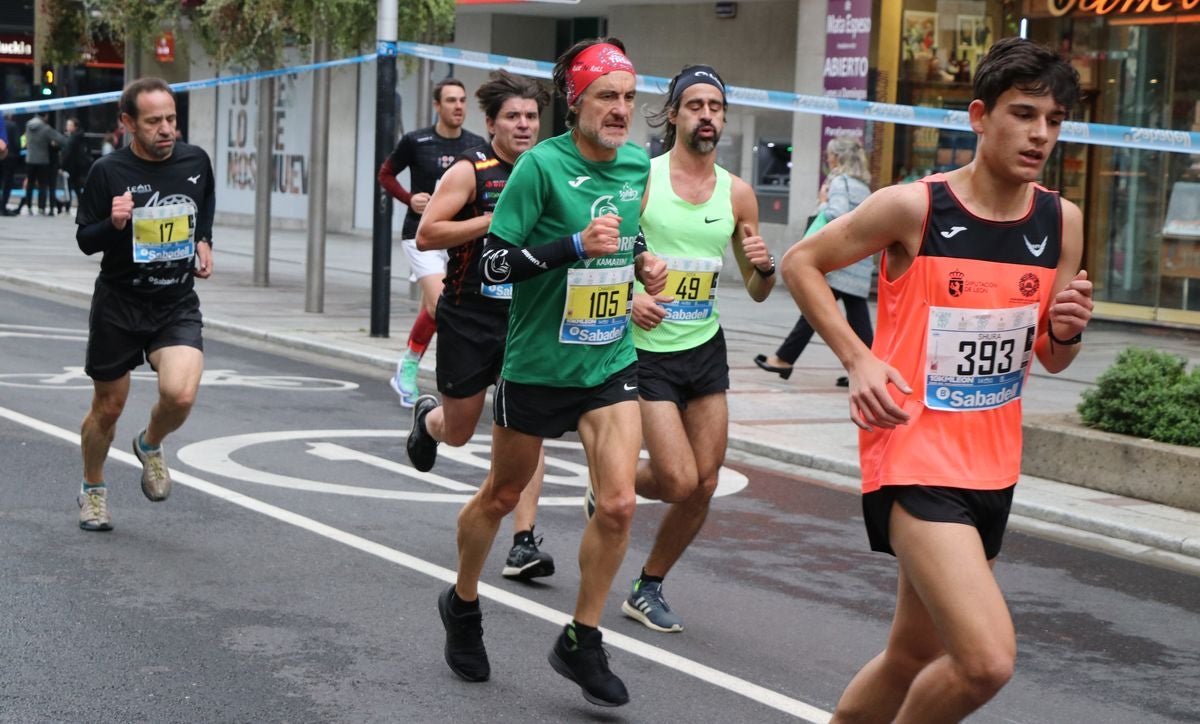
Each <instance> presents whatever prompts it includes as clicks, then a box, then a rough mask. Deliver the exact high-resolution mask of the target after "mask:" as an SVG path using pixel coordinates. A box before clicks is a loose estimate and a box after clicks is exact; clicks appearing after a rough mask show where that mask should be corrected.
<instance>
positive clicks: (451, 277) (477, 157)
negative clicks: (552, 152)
mask: <svg viewBox="0 0 1200 724" xmlns="http://www.w3.org/2000/svg"><path fill="white" fill-rule="evenodd" d="M456 161H468V162H470V164H471V167H472V169H474V171H475V200H474V201H473V202H471V203H470V204H468V205H467V206H464V207H463V210H462V211H460V212H459V213H458V215H457V216H455V217H454V218H455V220H456V221H462V220H466V219H472V218H475V217H476V216H483V215H485V214H490V213H492V210H493V209H495V208H496V201H498V200H499V199H500V192H501V191H503V190H504V185H505V184H506V183H508V177H509V175H511V174H512V170H513V167H512V164H511V163H508V162H506V161H504V160H503V159H501V158H500V157H499V156H497V155H496V152H495V150H494V149H493V148H492V145H491V144H490V143H489V144H487V145H484V146H478V147H476V148H473V149H471V150H469V151H466V152H465V153H463V154H462V155H461V156H459V157H458V159H456ZM482 250H483V237H482V236H481V237H479V238H478V239H475V240H473V241H469V242H467V243H466V244H463V245H461V246H456V247H454V248H453V249H451V250H450V252H449V253H450V258H449V260H448V261H447V263H446V281H445V287H444V289H443V292H442V294H443V296H445V297H446V299H447V301H449V302H451V303H453V304H462V303H463V301H464V300H465V299H468V298H471V299H472V301H487V302H488V303H499V304H504V305H505V306H507V304H508V302H507V301H504V300H500V299H494V298H484V297H483V295H482V294H481V293H480V284H481V283H482V281H483V280H482V277H481V276H480V274H479V255H480V253H481V252H482Z"/></svg>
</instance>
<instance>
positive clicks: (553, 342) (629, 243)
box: [489, 131, 650, 387]
mask: <svg viewBox="0 0 1200 724" xmlns="http://www.w3.org/2000/svg"><path fill="white" fill-rule="evenodd" d="M649 168H650V161H649V159H648V158H647V156H646V153H645V151H643V150H642V149H641V148H639V147H638V146H636V145H634V144H632V143H626V144H625V145H624V146H622V147H621V148H619V149H617V156H616V158H615V159H613V160H612V161H606V162H596V161H589V160H587V159H585V158H584V157H583V156H582V155H580V153H579V149H578V148H576V146H575V142H574V141H573V140H572V139H571V133H570V131H568V132H567V133H564V134H563V135H561V136H556V137H554V138H549V139H546V140H545V141H542V142H541V143H539V144H538V145H536V146H534V147H533V148H531V149H530V150H528V151H526V152H525V153H523V154H521V156H520V158H518V159H517V163H516V166H515V167H514V168H513V172H512V176H510V177H509V179H508V184H507V185H506V186H505V187H504V191H503V193H501V194H500V199H499V201H497V203H496V209H495V211H494V212H493V214H492V224H491V227H490V229H489V232H490V233H493V234H495V235H497V236H499V237H500V238H501V239H504V240H505V241H508V242H509V243H512V244H514V245H516V246H517V247H536V246H540V245H542V244H545V243H548V242H551V241H553V240H555V239H559V238H562V237H564V236H570V235H571V234H574V233H576V232H580V231H583V230H584V229H585V228H587V225H588V224H589V223H591V221H592V219H594V218H598V217H600V216H605V215H608V214H617V215H619V216H620V217H621V227H620V230H621V241H620V249H619V250H618V251H617V252H616V253H614V254H610V255H609V256H604V257H598V258H595V259H583V260H580V261H577V262H574V263H572V264H569V265H567V266H563V267H559V268H557V269H551V270H549V271H547V272H544V273H542V274H539V275H537V276H535V277H532V278H530V279H526V280H525V281H522V282H517V283H515V284H514V285H513V295H512V302H511V304H510V305H509V309H508V340H507V347H506V348H505V354H504V367H503V368H502V370H501V372H500V374H501V376H502V377H503V378H504V379H506V380H511V381H513V382H519V383H522V384H531V385H544V386H547V387H595V386H596V385H599V384H601V383H603V382H604V381H605V380H607V379H608V378H610V377H612V376H613V375H614V374H616V373H617V372H619V371H621V370H623V369H625V368H626V367H628V366H629V365H631V364H633V363H634V362H636V361H637V353H636V352H635V351H634V349H633V342H632V340H631V339H630V335H629V334H628V333H627V332H626V330H627V328H628V326H629V315H630V312H631V310H632V290H633V283H632V282H633V242H634V239H635V238H636V237H637V233H638V213H639V211H640V210H641V205H642V195H643V194H644V193H645V190H646V179H647V177H648V173H649ZM569 284H570V285H571V289H572V292H571V294H570V295H569V296H568V285H569Z"/></svg>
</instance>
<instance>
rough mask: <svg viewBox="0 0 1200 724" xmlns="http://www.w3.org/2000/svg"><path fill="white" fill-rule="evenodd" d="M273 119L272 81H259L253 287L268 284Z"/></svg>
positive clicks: (272, 181)
mask: <svg viewBox="0 0 1200 724" xmlns="http://www.w3.org/2000/svg"><path fill="white" fill-rule="evenodd" d="M274 120H275V81H274V80H273V79H271V78H263V79H262V80H260V81H258V135H257V136H256V137H255V141H254V143H255V148H256V149H257V150H256V153H257V154H258V156H257V158H256V163H255V169H254V286H256V287H267V286H270V285H271V187H272V186H273V185H274V180H275V179H274V177H273V176H272V175H271V160H272V158H273V157H274V155H275V154H274V153H273V150H274V149H273V148H272V147H273V145H274V144H273V143H272V138H271V137H272V135H273V134H272V133H271V131H272V130H274V129H273V128H272V125H273V122H274Z"/></svg>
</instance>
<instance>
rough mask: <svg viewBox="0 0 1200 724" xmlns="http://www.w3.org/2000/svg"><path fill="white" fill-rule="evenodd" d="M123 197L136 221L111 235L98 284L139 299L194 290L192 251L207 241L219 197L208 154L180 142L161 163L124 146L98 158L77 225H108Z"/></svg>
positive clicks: (210, 234)
mask: <svg viewBox="0 0 1200 724" xmlns="http://www.w3.org/2000/svg"><path fill="white" fill-rule="evenodd" d="M126 191H129V192H131V193H132V194H133V206H134V219H131V220H130V221H129V223H127V224H126V225H125V228H124V229H122V230H121V231H115V230H114V231H113V241H112V242H111V243H110V244H109V245H108V247H107V248H105V249H104V250H103V251H104V257H103V258H102V259H101V261H100V279H101V280H102V281H103V282H105V283H106V284H108V285H109V286H110V287H113V288H115V289H117V290H119V291H123V292H128V293H132V294H135V295H137V296H141V297H148V298H150V297H152V298H155V299H176V298H179V297H182V296H183V295H184V294H186V293H188V292H189V291H190V290H191V289H192V284H193V280H192V262H193V257H194V255H195V243H196V242H199V241H201V240H205V241H209V242H210V243H211V241H212V225H213V214H214V212H215V211H216V196H215V195H214V193H213V170H212V162H211V161H209V158H208V154H207V153H205V152H204V149H202V148H200V147H199V146H193V145H191V144H187V143H182V142H177V143H176V144H175V149H174V151H173V152H172V153H171V156H170V157H169V158H167V159H166V160H165V161H147V160H145V159H142V158H139V157H137V156H136V155H134V153H133V151H132V149H131V148H130V147H128V146H127V147H125V148H122V149H119V150H117V151H113V152H112V153H110V154H108V155H107V156H102V157H101V158H100V159H99V160H98V161H96V163H95V165H93V166H92V169H91V172H90V173H89V174H88V178H87V184H86V185H85V186H84V191H83V196H82V197H81V198H80V203H79V213H78V214H77V215H76V217H75V223H76V224H78V225H79V226H89V225H91V224H94V223H96V222H99V221H103V220H107V219H108V218H110V217H111V216H112V200H113V197H114V196H120V195H122V194H124V193H125V192H126ZM188 205H190V209H189V208H188ZM148 207H156V208H154V209H153V210H151V209H150V208H148ZM139 210H143V211H141V212H140V213H139ZM139 216H142V217H147V218H143V219H142V220H141V221H142V225H141V226H139V228H140V229H141V230H142V233H141V237H140V242H139V243H138V244H137V245H136V246H135V244H134V239H133V230H134V227H135V223H136V222H137V221H138V217H139ZM185 224H186V227H187V230H186V231H185V230H184V225H185ZM189 241H190V244H189Z"/></svg>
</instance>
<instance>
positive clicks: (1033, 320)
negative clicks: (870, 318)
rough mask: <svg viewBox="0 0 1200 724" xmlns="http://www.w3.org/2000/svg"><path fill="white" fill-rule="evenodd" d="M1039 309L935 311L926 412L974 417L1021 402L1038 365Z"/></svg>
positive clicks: (927, 363) (927, 367) (931, 322)
mask: <svg viewBox="0 0 1200 724" xmlns="http://www.w3.org/2000/svg"><path fill="white" fill-rule="evenodd" d="M1037 313H1038V306H1037V305H1036V304H1031V305H1029V306H1025V307H1015V308H1012V309H959V308H954V307H931V308H930V310H929V336H928V343H927V346H926V352H925V406H926V407H928V408H930V409H932V410H946V411H948V412H971V411H976V410H990V409H994V408H997V407H1002V406H1004V405H1007V404H1008V403H1010V402H1012V401H1014V400H1018V399H1020V397H1021V389H1022V387H1023V385H1024V384H1025V373H1026V372H1027V371H1028V369H1029V363H1030V362H1031V361H1032V359H1033V342H1034V337H1035V335H1036V333H1037Z"/></svg>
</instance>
